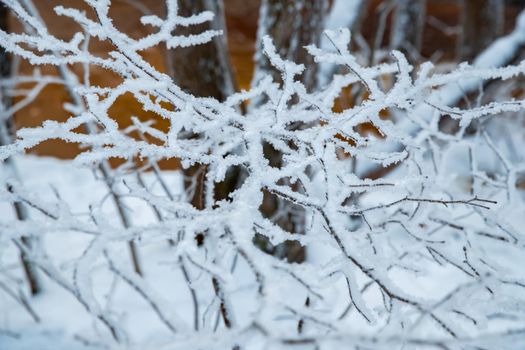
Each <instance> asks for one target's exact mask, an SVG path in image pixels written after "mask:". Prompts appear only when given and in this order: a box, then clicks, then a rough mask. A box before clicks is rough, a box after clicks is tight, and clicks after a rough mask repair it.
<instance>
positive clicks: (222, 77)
mask: <svg viewBox="0 0 525 350" xmlns="http://www.w3.org/2000/svg"><path fill="white" fill-rule="evenodd" d="M178 5H179V12H178V14H179V15H180V16H184V17H187V16H191V15H195V14H198V13H200V12H202V11H211V12H213V13H214V14H215V17H214V19H213V21H212V22H208V23H203V24H201V25H197V26H189V27H179V28H177V29H176V30H175V33H176V34H177V35H189V34H197V33H201V32H203V31H205V30H210V29H215V30H222V31H223V32H224V34H223V35H222V36H219V37H216V38H214V39H213V40H212V41H211V42H209V43H206V44H203V45H196V46H190V47H184V48H183V47H179V48H176V49H174V50H171V51H169V52H168V62H167V64H168V69H169V72H170V74H171V76H172V77H173V79H174V80H175V81H176V83H177V84H178V85H179V86H180V87H181V88H182V89H183V90H184V91H186V92H188V93H191V94H193V95H195V96H199V97H213V98H216V99H218V100H220V101H223V100H224V99H226V97H228V96H229V95H230V94H231V93H233V92H234V91H235V81H234V76H233V70H232V67H231V63H230V58H229V54H228V44H227V39H226V25H225V19H224V5H223V2H222V0H178Z"/></svg>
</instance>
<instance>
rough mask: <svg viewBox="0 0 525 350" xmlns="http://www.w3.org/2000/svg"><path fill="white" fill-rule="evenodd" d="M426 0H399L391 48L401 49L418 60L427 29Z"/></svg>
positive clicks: (393, 25)
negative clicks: (424, 32)
mask: <svg viewBox="0 0 525 350" xmlns="http://www.w3.org/2000/svg"><path fill="white" fill-rule="evenodd" d="M425 13H426V0H418V1H413V0H397V3H396V9H395V12H394V18H393V22H392V31H391V33H390V48H391V49H396V50H400V51H401V52H403V53H404V54H405V55H406V56H407V57H409V58H411V59H412V60H415V61H417V60H418V58H419V54H420V52H421V44H422V42H423V31H424V29H425Z"/></svg>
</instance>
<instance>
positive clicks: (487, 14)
mask: <svg viewBox="0 0 525 350" xmlns="http://www.w3.org/2000/svg"><path fill="white" fill-rule="evenodd" d="M504 10H505V1H503V0H463V9H462V12H461V29H462V31H461V35H460V37H459V42H458V54H459V58H460V59H461V60H464V61H465V60H466V61H470V60H472V59H473V58H475V57H476V56H477V55H478V54H479V53H480V52H481V51H483V50H484V49H485V48H487V47H488V46H489V45H490V44H491V43H492V42H493V41H494V40H495V39H496V38H498V37H499V36H501V35H502V33H503V24H504V18H505V17H504Z"/></svg>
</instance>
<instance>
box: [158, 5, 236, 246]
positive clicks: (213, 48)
mask: <svg viewBox="0 0 525 350" xmlns="http://www.w3.org/2000/svg"><path fill="white" fill-rule="evenodd" d="M178 5H179V11H178V14H179V15H180V16H184V17H187V16H191V15H195V14H198V13H200V12H202V11H211V12H213V13H214V14H215V17H214V19H213V21H212V22H208V23H204V24H201V25H198V26H191V27H186V28H184V27H181V28H177V29H176V31H175V34H177V35H188V34H197V33H201V32H203V31H205V30H210V29H214V30H222V31H223V35H222V36H219V37H216V38H214V39H213V40H212V41H211V42H209V43H206V44H203V45H197V46H191V47H186V48H176V49H174V50H171V51H168V53H167V60H168V62H167V66H168V70H169V74H170V75H171V76H172V77H173V80H174V81H175V82H176V83H177V85H179V86H180V87H181V88H182V89H183V90H184V91H186V92H188V93H191V94H192V95H195V96H198V97H213V98H215V99H217V100H219V101H224V100H225V99H226V98H227V97H228V96H229V95H231V94H232V93H233V92H235V90H236V83H235V79H234V74H233V68H232V65H231V62H230V56H229V52H228V43H227V36H226V22H225V18H224V4H223V1H222V0H178ZM193 137H198V136H197V135H195V136H193ZM184 176H185V178H186V180H185V181H184V187H185V188H186V190H189V189H190V188H193V191H189V192H191V193H190V198H189V201H190V202H191V204H192V205H193V206H194V207H195V208H197V209H204V207H205V203H204V197H205V195H204V191H205V190H206V189H205V188H204V180H205V177H206V166H204V165H201V164H196V165H194V166H192V167H190V168H189V169H185V170H184ZM237 182H238V173H237V172H233V173H232V172H229V173H228V176H227V183H225V184H222V185H220V186H217V187H216V188H215V192H216V197H219V198H221V199H222V198H226V197H227V195H228V193H230V192H231V191H232V190H233V188H234V186H235V185H236V184H237ZM196 239H197V243H198V244H199V245H200V244H202V243H203V236H202V234H199V235H197V237H196Z"/></svg>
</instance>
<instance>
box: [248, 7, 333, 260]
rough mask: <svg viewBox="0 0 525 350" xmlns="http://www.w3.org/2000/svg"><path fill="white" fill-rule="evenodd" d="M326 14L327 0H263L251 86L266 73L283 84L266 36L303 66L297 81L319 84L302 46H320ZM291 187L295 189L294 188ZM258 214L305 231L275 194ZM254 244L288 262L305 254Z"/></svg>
mask: <svg viewBox="0 0 525 350" xmlns="http://www.w3.org/2000/svg"><path fill="white" fill-rule="evenodd" d="M327 11H328V0H295V1H294V0H263V1H262V4H261V10H260V17H259V30H258V33H257V45H258V46H257V51H256V57H255V59H256V63H255V64H256V68H255V75H254V84H255V83H257V81H258V80H259V79H261V78H262V77H264V76H267V75H268V74H270V75H272V76H273V79H274V80H275V81H277V82H282V78H281V72H279V71H278V70H276V69H275V68H274V67H273V66H272V65H271V64H270V61H269V60H268V59H267V58H266V56H264V54H263V50H262V49H263V48H262V38H263V37H264V36H266V35H268V36H270V37H271V38H272V40H273V42H274V44H275V47H276V48H277V53H278V54H279V55H280V56H281V57H282V58H283V59H286V60H289V61H293V62H295V63H301V64H304V65H305V67H306V69H305V71H304V73H303V74H302V76H301V77H300V79H301V81H302V82H303V84H304V86H305V87H306V89H307V90H310V91H311V90H313V89H314V88H315V87H316V86H317V85H318V79H317V78H318V77H317V72H318V67H317V65H316V64H315V62H314V59H313V57H312V56H310V55H309V54H308V52H307V51H306V49H305V48H304V46H306V45H310V44H313V45H317V46H320V42H321V35H322V32H323V30H324V19H325V17H326V15H327ZM255 103H258V102H255ZM264 152H265V156H266V157H267V158H268V159H269V161H270V163H273V164H274V166H277V167H280V166H282V157H281V154H280V152H278V151H276V150H275V149H274V148H273V147H271V146H270V145H269V144H265V145H264ZM290 187H291V188H292V190H296V189H295V188H294V186H290ZM261 212H262V214H263V215H264V216H265V217H267V218H271V217H273V216H274V215H275V214H276V213H277V212H281V213H284V214H283V215H278V217H279V219H277V222H276V223H277V224H278V225H279V226H281V227H282V228H283V229H284V230H286V231H288V232H291V233H302V232H304V211H302V210H299V208H296V207H294V205H292V204H291V203H289V202H285V201H283V200H281V199H279V198H277V196H275V195H271V194H269V193H265V197H264V201H263V205H262V207H261ZM255 243H256V244H257V245H258V246H259V247H261V248H262V249H263V250H265V251H266V252H268V253H270V254H273V255H275V256H278V257H280V258H286V259H287V260H288V261H289V262H302V261H304V259H305V254H306V251H305V249H304V248H303V247H302V246H301V245H300V244H299V243H298V242H296V241H286V242H284V243H282V244H280V245H278V246H276V247H273V246H271V244H270V243H269V242H268V240H267V239H266V238H265V237H264V236H262V235H257V236H256V238H255Z"/></svg>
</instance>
